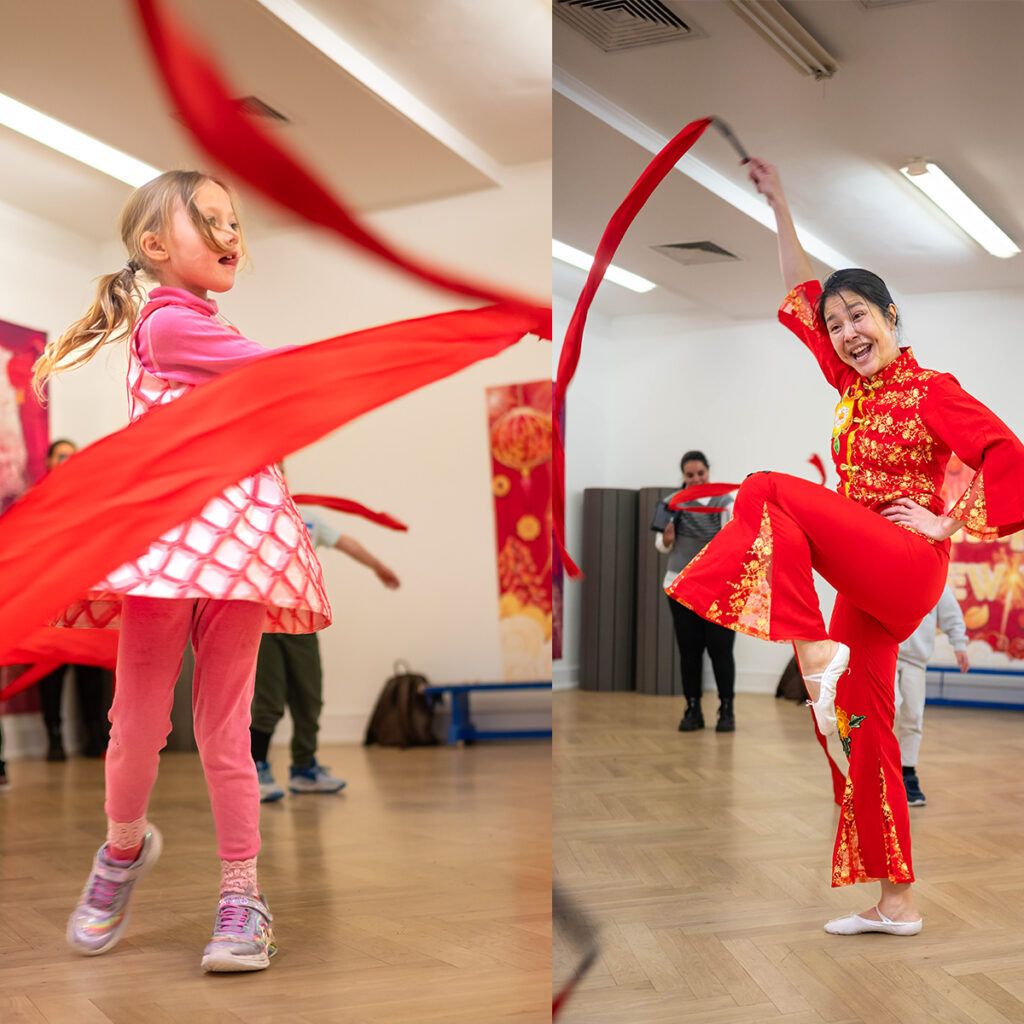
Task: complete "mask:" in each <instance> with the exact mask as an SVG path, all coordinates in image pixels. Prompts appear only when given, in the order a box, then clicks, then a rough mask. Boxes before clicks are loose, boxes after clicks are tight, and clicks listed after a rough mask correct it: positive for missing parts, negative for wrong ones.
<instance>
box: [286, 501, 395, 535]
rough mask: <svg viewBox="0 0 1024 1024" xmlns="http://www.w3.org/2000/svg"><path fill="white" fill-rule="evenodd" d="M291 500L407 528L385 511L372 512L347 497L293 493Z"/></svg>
mask: <svg viewBox="0 0 1024 1024" xmlns="http://www.w3.org/2000/svg"><path fill="white" fill-rule="evenodd" d="M292 501H294V502H295V504H296V505H320V506H322V507H323V508H333V509H334V510H335V511H336V512H347V513H348V514H349V515H353V516H362V517H363V518H364V519H369V520H370V522H371V523H377V524H378V525H379V526H386V527H387V528H388V529H389V530H408V529H409V527H408V526H406V525H405V523H403V522H400V521H399V520H398V519H394V518H392V517H391V516H389V515H388V514H387V512H372V511H371V510H370V509H368V508H367V507H366V506H365V505H360V504H359V502H358V501H350V500H349V499H348V498H331V497H328V496H327V495H324V494H293V495H292Z"/></svg>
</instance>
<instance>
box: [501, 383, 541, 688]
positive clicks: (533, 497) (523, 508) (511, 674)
mask: <svg viewBox="0 0 1024 1024" xmlns="http://www.w3.org/2000/svg"><path fill="white" fill-rule="evenodd" d="M487 428H488V434H489V438H490V446H491V493H492V494H493V496H494V521H495V526H496V533H497V549H498V591H499V601H498V609H499V610H498V615H499V618H500V623H501V651H502V661H503V663H504V674H505V680H506V681H508V682H529V681H534V680H540V679H550V678H551V623H552V618H551V436H552V435H551V381H549V380H541V381H532V382H531V383H528V384H509V385H505V386H502V387H496V388H488V389H487Z"/></svg>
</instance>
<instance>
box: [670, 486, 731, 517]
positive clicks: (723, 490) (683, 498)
mask: <svg viewBox="0 0 1024 1024" xmlns="http://www.w3.org/2000/svg"><path fill="white" fill-rule="evenodd" d="M739 486H740V485H739V484H694V486H693V487H684V488H683V489H682V490H681V491H676V493H675V494H673V495H672V497H670V498H669V499H668V507H669V508H670V509H672V510H673V511H675V510H676V509H680V508H683V507H684V506H685V505H686V503H687V502H688V501H694V500H696V499H697V498H717V497H719V496H721V495H723V494H729V493H730V491H736V490H739ZM686 511H687V512H724V511H725V509H724V508H719V507H716V506H714V505H695V506H694V507H693V508H688V509H686Z"/></svg>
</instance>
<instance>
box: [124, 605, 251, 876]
mask: <svg viewBox="0 0 1024 1024" xmlns="http://www.w3.org/2000/svg"><path fill="white" fill-rule="evenodd" d="M265 614H266V609H265V608H264V607H263V605H262V604H258V603H256V602H253V601H208V600H170V599H165V598H151V597H126V598H125V599H124V604H123V608H122V613H121V639H120V644H119V646H118V652H117V683H116V689H115V693H114V703H113V706H112V707H111V709H110V721H111V723H112V728H111V731H110V747H109V749H108V751H107V762H106V776H107V799H106V805H105V809H106V812H107V815H108V817H110V818H111V819H112V820H113V821H115V822H131V821H135V820H137V819H139V818H142V817H144V816H145V814H146V806H147V804H148V802H149V794H150V792H151V790H152V789H153V784H154V782H155V781H156V774H157V768H158V766H159V761H160V751H161V750H162V749H163V747H164V745H165V744H166V742H167V736H168V734H169V733H170V731H171V706H172V704H173V701H174V684H175V682H176V681H177V678H178V673H179V672H180V671H181V661H182V656H183V654H184V651H185V644H186V643H187V642H188V641H189V639H190V638H191V641H192V647H193V650H194V651H195V653H196V669H195V675H194V677H193V682H192V716H193V720H194V728H195V737H196V743H197V744H198V745H199V756H200V758H201V759H202V762H203V771H204V773H205V775H206V788H207V790H208V792H209V794H210V805H211V807H212V809H213V820H214V824H215V825H216V829H217V853H218V856H219V857H220V858H221V859H222V860H231V861H236V860H247V859H248V858H250V857H255V856H256V854H257V852H258V851H259V848H260V832H259V816H260V791H259V784H258V783H257V781H256V767H255V764H254V763H253V759H252V755H251V754H250V741H249V707H250V704H251V703H252V691H253V679H254V677H255V674H256V654H257V652H258V651H259V646H260V636H261V635H262V629H263V620H264V616H265Z"/></svg>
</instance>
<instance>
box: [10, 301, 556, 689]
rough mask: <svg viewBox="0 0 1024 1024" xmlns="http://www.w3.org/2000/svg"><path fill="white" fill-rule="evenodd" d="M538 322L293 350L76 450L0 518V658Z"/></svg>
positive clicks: (472, 319) (471, 316) (379, 335)
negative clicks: (159, 547) (191, 527)
mask: <svg viewBox="0 0 1024 1024" xmlns="http://www.w3.org/2000/svg"><path fill="white" fill-rule="evenodd" d="M542 312H543V311H542ZM536 320H537V315H536V314H534V315H532V316H531V314H530V313H528V312H527V311H525V310H523V309H521V308H504V307H501V306H485V307H483V308H482V309H477V310H459V311H455V312H451V313H441V314H438V315H436V316H432V317H425V318H422V319H419V320H409V321H404V322H402V323H397V324H387V325H385V326H383V327H375V328H371V329H369V330H366V331H358V332H356V333H354V334H349V335H342V336H341V337H338V338H330V339H328V340H326V341H321V342H317V343H316V344H313V345H307V346H305V347H304V348H299V349H294V350H291V351H287V352H281V353H279V354H276V355H272V356H268V357H267V358H266V359H260V360H257V361H256V362H254V363H250V364H249V365H248V366H243V367H241V368H240V369H238V370H235V371H233V372H232V373H229V374H225V375H224V376H223V377H218V378H216V379H214V380H212V381H210V382H209V383H207V384H204V385H202V386H201V387H198V388H196V389H195V390H194V391H192V392H191V393H190V394H187V395H185V396H183V397H182V398H180V399H178V400H177V401H175V402H172V403H170V404H169V405H166V406H160V407H157V408H154V409H151V410H149V411H148V412H147V413H146V414H145V416H143V417H142V418H141V419H139V420H137V421H136V422H135V423H132V424H131V425H130V426H128V427H125V428H124V429H123V430H119V431H118V432H117V433H115V434H111V435H109V436H107V437H105V438H103V439H102V440H100V441H97V442H96V443H95V444H92V445H90V446H89V447H88V448H85V449H83V450H82V451H80V452H78V454H76V455H75V457H74V458H73V459H69V460H68V461H67V462H65V463H63V464H62V465H60V466H58V467H57V468H56V469H54V470H53V471H52V472H51V473H50V474H49V475H48V476H47V477H46V478H45V479H44V480H43V481H42V482H41V483H39V484H38V485H37V486H35V487H33V488H32V489H31V490H30V491H28V492H27V493H26V494H25V495H24V496H23V497H22V498H20V499H19V500H18V501H16V502H15V503H14V505H12V506H11V508H10V509H9V510H8V511H7V512H6V513H5V514H4V515H3V516H2V517H0V662H3V661H6V662H7V663H11V661H12V659H11V657H10V652H11V651H12V650H13V649H15V648H16V647H18V646H20V644H19V641H20V640H21V638H23V637H25V636H26V635H28V634H29V633H30V632H32V631H33V630H35V629H37V628H38V627H39V626H41V625H42V624H44V623H46V622H48V621H50V619H51V618H52V617H53V616H54V615H55V614H56V613H57V612H59V611H60V610H61V609H62V608H63V607H65V606H66V605H67V604H69V603H70V602H71V601H73V600H74V599H75V598H77V597H78V596H80V595H81V594H82V593H83V592H84V591H86V590H87V589H88V588H89V587H90V586H91V585H92V584H93V583H95V582H96V581H97V580H99V579H102V578H103V577H104V576H105V575H106V574H107V573H108V572H109V571H110V570H111V569H114V568H116V567H117V566H118V565H121V564H123V563H124V562H126V561H127V560H129V559H130V558H134V557H135V556H136V555H138V554H139V553H140V552H142V551H144V550H145V549H146V547H147V545H148V544H149V543H150V542H151V541H152V540H153V539H154V538H156V537H158V536H160V534H162V533H163V532H164V531H165V530H168V529H170V528H171V527H173V526H175V525H177V524H178V523H180V522H183V521H184V520H186V519H188V518H190V517H191V516H193V515H195V514H196V513H197V512H199V510H200V509H201V508H202V507H203V505H204V504H205V503H206V502H207V501H208V500H209V498H210V497H211V496H213V495H214V494H217V493H218V492H220V491H221V490H223V489H224V488H225V487H227V486H228V485H230V484H232V483H234V482H236V481H237V480H240V479H242V478H243V477H245V476H247V475H248V474H250V473H252V472H255V471H256V470H257V469H259V468H260V467H261V466H265V465H267V464H269V463H272V462H277V461H278V460H280V459H282V458H283V457H284V456H285V455H287V454H289V453H290V452H293V451H295V450H297V449H299V448H303V447H305V446H306V445H308V444H311V443H312V442H313V441H315V440H316V439H317V438H319V437H322V436H323V435H324V434H326V433H329V432H330V431H332V430H334V429H336V428H337V427H339V426H341V425H342V424H344V423H348V422H349V421H350V420H352V419H354V418H355V417H357V416H360V415H362V414H363V413H365V412H369V411H370V410H371V409H376V408H378V407H379V406H381V405H384V404H386V403H387V402H390V401H392V400H393V399H395V398H398V397H399V396H401V395H404V394H407V393H408V392H410V391H412V390H414V389H416V388H419V387H422V386H423V385H424V384H427V383H430V382H431V381H434V380H440V379H441V378H443V377H446V376H449V375H450V374H452V373H455V372H457V371H458V370H461V369H463V368H464V367H466V366H469V365H471V364H472V363H474V362H476V361H477V360H479V359H482V358H486V357H487V356H492V355H496V354H497V353H498V352H501V351H502V350H503V349H505V348H507V347H508V346H510V345H512V344H514V343H515V342H516V341H518V340H519V339H520V338H521V337H523V335H524V334H528V333H532V332H533V331H534V330H535V329H536V327H537V322H536ZM57 552H59V556H58V557H55V553H57ZM0 696H2V695H0Z"/></svg>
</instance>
